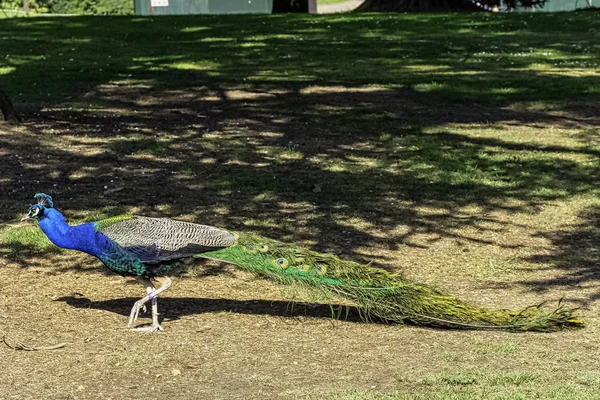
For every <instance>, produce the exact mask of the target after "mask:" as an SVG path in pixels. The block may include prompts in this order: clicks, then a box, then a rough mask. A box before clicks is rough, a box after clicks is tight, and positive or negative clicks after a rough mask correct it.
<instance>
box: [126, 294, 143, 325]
mask: <svg viewBox="0 0 600 400" xmlns="http://www.w3.org/2000/svg"><path fill="white" fill-rule="evenodd" d="M145 303H146V302H142V301H141V300H138V301H136V302H135V303H134V304H133V307H131V313H130V314H129V323H128V324H127V327H128V328H131V325H133V323H134V322H135V321H137V319H138V316H139V315H140V311H141V310H143V309H145V308H146V305H145Z"/></svg>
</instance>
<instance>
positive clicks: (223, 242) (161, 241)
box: [95, 215, 235, 263]
mask: <svg viewBox="0 0 600 400" xmlns="http://www.w3.org/2000/svg"><path fill="white" fill-rule="evenodd" d="M95 227H96V231H98V232H100V233H102V234H103V235H105V236H107V237H108V238H109V239H111V240H113V241H115V242H116V243H118V244H119V245H120V246H121V247H123V248H124V249H125V250H127V251H129V252H130V253H131V254H133V255H135V256H136V257H138V258H139V259H140V260H142V261H143V262H146V263H157V262H162V261H168V260H175V259H179V258H185V257H191V256H193V255H194V254H198V253H203V252H206V251H213V250H218V249H222V248H224V247H228V246H231V245H232V244H233V243H234V241H235V239H234V237H233V235H232V234H231V233H229V232H227V231H225V230H222V229H218V228H215V227H212V226H207V225H199V224H194V223H191V222H184V221H176V220H172V219H169V218H149V217H139V216H130V215H128V216H122V217H113V218H109V219H106V220H102V221H98V222H96V223H95Z"/></svg>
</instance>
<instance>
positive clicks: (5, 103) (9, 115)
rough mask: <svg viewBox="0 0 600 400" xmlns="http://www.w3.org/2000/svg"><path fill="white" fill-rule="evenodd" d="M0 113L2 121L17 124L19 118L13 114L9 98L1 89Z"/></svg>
mask: <svg viewBox="0 0 600 400" xmlns="http://www.w3.org/2000/svg"><path fill="white" fill-rule="evenodd" d="M0 111H1V113H2V114H4V119H5V120H7V121H9V122H18V121H19V118H18V117H17V114H15V109H14V108H13V105H12V102H11V101H10V98H9V97H8V95H7V94H6V93H4V91H3V90H2V88H0Z"/></svg>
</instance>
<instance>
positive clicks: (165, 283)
mask: <svg viewBox="0 0 600 400" xmlns="http://www.w3.org/2000/svg"><path fill="white" fill-rule="evenodd" d="M156 280H157V281H158V282H159V283H160V284H161V286H160V287H159V288H158V289H155V288H154V285H153V284H152V281H150V280H149V279H144V280H143V281H142V282H143V284H144V286H145V287H146V291H147V292H148V294H147V295H146V296H145V297H143V298H141V299H139V300H138V301H136V302H135V304H134V305H133V307H132V308H131V314H130V315H129V324H128V325H127V327H129V328H131V325H133V323H134V322H135V321H137V319H138V315H139V313H140V310H142V309H143V308H144V307H145V304H146V303H147V302H148V301H152V325H151V326H149V327H145V328H133V329H132V330H134V331H139V332H154V331H157V330H161V331H162V330H163V328H162V326H160V324H159V323H158V302H157V299H156V297H157V296H158V295H159V294H160V293H162V292H164V291H165V290H167V289H168V288H169V286H171V282H172V281H171V279H169V278H167V277H161V278H157V279H156Z"/></svg>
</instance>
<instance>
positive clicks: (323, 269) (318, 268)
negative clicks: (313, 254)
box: [317, 264, 327, 275]
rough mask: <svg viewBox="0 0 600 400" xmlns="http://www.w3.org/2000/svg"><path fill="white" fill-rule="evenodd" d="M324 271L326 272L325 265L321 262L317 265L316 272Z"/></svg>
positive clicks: (321, 273) (322, 272) (322, 273)
mask: <svg viewBox="0 0 600 400" xmlns="http://www.w3.org/2000/svg"><path fill="white" fill-rule="evenodd" d="M325 273H327V267H326V266H325V265H322V264H319V265H317V274H319V275H325Z"/></svg>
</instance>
